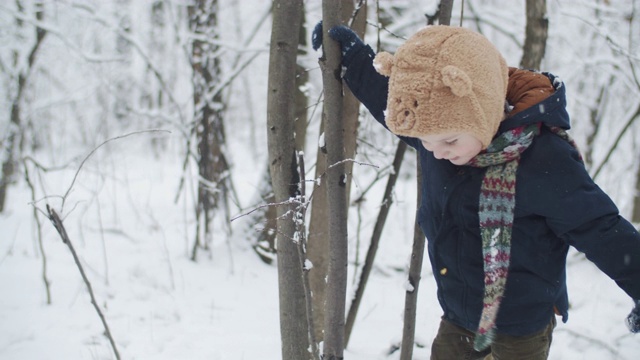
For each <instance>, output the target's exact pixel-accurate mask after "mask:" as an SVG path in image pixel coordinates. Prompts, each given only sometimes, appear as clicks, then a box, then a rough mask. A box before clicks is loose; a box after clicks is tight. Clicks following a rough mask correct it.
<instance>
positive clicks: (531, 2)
mask: <svg viewBox="0 0 640 360" xmlns="http://www.w3.org/2000/svg"><path fill="white" fill-rule="evenodd" d="M548 28H549V19H548V18H547V0H527V25H526V29H525V39H524V48H523V49H522V50H523V54H522V59H521V60H520V67H521V68H525V69H539V68H540V62H541V61H542V58H543V57H544V52H545V49H546V47H547V32H548Z"/></svg>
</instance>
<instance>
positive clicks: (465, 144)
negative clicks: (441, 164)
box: [418, 132, 482, 165]
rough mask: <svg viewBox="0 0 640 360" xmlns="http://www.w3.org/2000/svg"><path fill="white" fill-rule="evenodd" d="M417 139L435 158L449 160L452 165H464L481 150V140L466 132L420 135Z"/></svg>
mask: <svg viewBox="0 0 640 360" xmlns="http://www.w3.org/2000/svg"><path fill="white" fill-rule="evenodd" d="M418 139H420V140H421V141H422V146H424V148H425V149H427V150H429V151H431V152H433V156H435V157H436V159H445V160H449V161H450V162H451V163H452V164H454V165H464V164H466V163H468V162H469V160H471V159H472V158H473V157H474V156H476V155H478V154H479V153H480V151H482V142H480V140H479V139H478V138H476V137H475V136H474V135H472V134H471V133H466V132H450V133H444V134H438V135H422V136H420V137H418Z"/></svg>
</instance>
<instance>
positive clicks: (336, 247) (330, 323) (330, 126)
mask: <svg viewBox="0 0 640 360" xmlns="http://www.w3.org/2000/svg"><path fill="white" fill-rule="evenodd" d="M341 9H342V4H341V1H336V0H324V1H323V2H322V21H323V23H324V26H326V27H327V29H330V28H332V27H334V26H337V25H339V24H340V23H341V20H340V18H341ZM322 48H323V56H322V57H321V58H320V61H319V62H320V68H321V69H322V83H323V88H324V106H323V112H322V116H323V118H324V122H325V144H326V152H327V172H326V176H325V177H324V181H325V182H326V184H325V185H326V192H327V197H328V200H329V202H328V212H329V224H328V225H329V226H328V234H329V254H330V255H329V264H328V271H327V291H326V300H325V318H324V347H323V350H322V351H323V359H327V360H337V359H342V357H343V356H342V354H343V350H344V324H345V317H344V313H345V301H346V291H347V260H348V256H347V248H348V247H347V245H348V242H347V193H346V190H347V186H346V184H347V174H346V171H345V170H346V169H345V161H344V160H345V156H344V154H345V152H344V124H343V122H342V120H343V119H342V111H343V109H342V101H343V98H342V82H341V79H340V77H339V76H336V74H339V73H340V69H341V65H340V62H341V54H340V46H339V45H338V43H337V42H335V41H333V40H332V39H331V38H330V37H329V36H325V37H323V42H322Z"/></svg>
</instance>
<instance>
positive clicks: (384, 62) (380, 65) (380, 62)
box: [373, 51, 395, 77]
mask: <svg viewBox="0 0 640 360" xmlns="http://www.w3.org/2000/svg"><path fill="white" fill-rule="evenodd" d="M394 63H395V61H394V57H393V55H391V54H390V53H388V52H386V51H382V52H380V53H378V55H376V57H375V58H374V59H373V66H374V67H375V69H376V71H377V72H378V73H379V74H380V75H383V76H386V77H390V76H391V71H392V70H393V65H394Z"/></svg>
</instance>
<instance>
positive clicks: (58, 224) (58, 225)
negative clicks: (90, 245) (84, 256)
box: [47, 204, 120, 360]
mask: <svg viewBox="0 0 640 360" xmlns="http://www.w3.org/2000/svg"><path fill="white" fill-rule="evenodd" d="M47 212H48V213H49V215H48V218H49V220H51V222H52V223H53V227H55V229H56V230H57V231H58V234H60V237H61V238H62V242H63V243H65V244H66V245H67V246H68V247H69V250H70V251H71V255H73V260H74V261H75V262H76V265H77V266H78V270H79V271H80V275H82V280H84V283H85V285H87V290H88V291H89V296H91V304H93V307H94V309H95V310H96V312H97V313H98V316H99V317H100V321H102V325H103V326H104V331H105V335H106V336H107V338H108V339H109V342H110V343H111V348H112V349H113V353H114V354H115V356H116V359H117V360H120V354H119V353H118V348H117V347H116V343H115V341H114V340H113V336H111V331H110V330H109V325H108V324H107V320H106V319H105V317H104V315H103V314H102V311H101V310H100V307H99V306H98V302H97V301H96V297H95V295H94V294H93V289H92V287H91V282H89V279H88V278H87V275H86V274H85V272H84V268H83V267H82V264H81V263H80V259H79V258H78V254H77V253H76V251H75V249H74V248H73V245H72V244H71V239H69V235H67V230H66V229H65V227H64V224H63V223H62V220H60V217H59V216H58V214H57V213H56V211H55V210H53V209H52V208H51V207H50V206H49V204H47Z"/></svg>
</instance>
